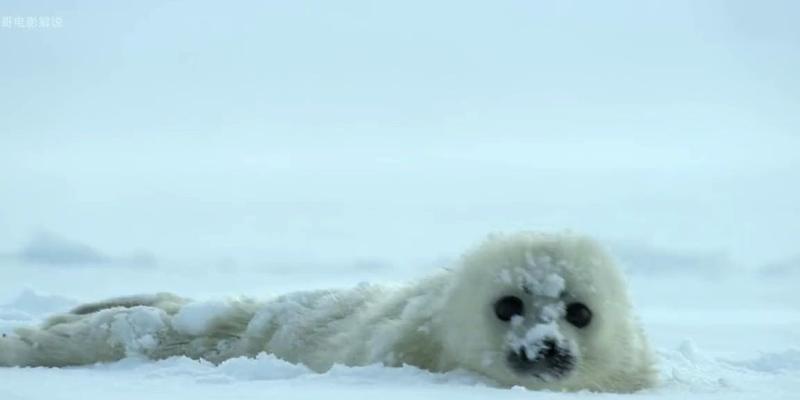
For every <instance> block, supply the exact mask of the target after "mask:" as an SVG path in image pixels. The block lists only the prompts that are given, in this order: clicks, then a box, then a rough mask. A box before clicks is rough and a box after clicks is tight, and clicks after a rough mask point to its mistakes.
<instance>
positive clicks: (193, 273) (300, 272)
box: [0, 259, 800, 400]
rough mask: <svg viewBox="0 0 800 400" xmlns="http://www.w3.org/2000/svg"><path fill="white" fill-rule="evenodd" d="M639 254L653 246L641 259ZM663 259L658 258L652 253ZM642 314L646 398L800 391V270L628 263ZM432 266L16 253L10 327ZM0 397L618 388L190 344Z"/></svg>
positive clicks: (430, 394) (449, 394)
mask: <svg viewBox="0 0 800 400" xmlns="http://www.w3.org/2000/svg"><path fill="white" fill-rule="evenodd" d="M640 261H641V259H640ZM653 262H656V260H653ZM626 266H627V267H628V269H629V275H630V286H631V290H632V292H633V295H634V298H635V300H636V304H637V308H638V310H639V314H640V316H641V318H642V320H643V322H644V324H645V327H646V329H647V331H648V333H649V336H650V337H651V339H652V341H653V342H654V345H655V347H656V348H657V349H658V354H659V359H660V364H659V368H660V370H661V378H662V380H661V383H660V385H659V386H658V387H656V388H654V389H651V390H647V391H644V392H640V393H637V394H634V395H632V396H633V397H642V398H662V399H676V398H693V399H706V398H713V399H764V398H769V399H781V398H785V399H794V398H797V393H799V392H800V296H797V294H796V286H797V284H796V283H797V282H798V275H797V274H796V273H794V272H792V269H787V270H784V271H783V273H781V274H777V275H776V274H775V273H771V274H763V273H760V272H759V271H740V272H739V273H736V274H732V273H727V274H725V273H721V274H720V273H704V272H703V271H702V270H699V269H698V270H697V271H692V272H687V271H685V270H676V271H677V272H669V271H668V270H667V271H661V272H660V273H654V272H653V271H650V270H646V269H641V268H637V266H636V265H626ZM426 269H428V267H420V268H410V269H406V270H402V269H386V268H375V269H370V268H367V267H364V266H357V267H352V268H348V267H336V266H328V268H320V267H319V266H315V267H314V266H308V267H306V268H303V267H301V266H296V268H294V269H292V270H287V269H281V270H270V269H254V268H253V269H251V268H239V269H237V270H228V269H225V268H219V267H209V268H205V269H204V268H199V269H198V268H197V267H194V268H188V267H186V268H181V267H175V268H162V267H158V268H155V267H151V268H140V269H137V268H133V267H129V266H123V267H118V268H109V267H96V266H95V267H80V266H77V267H71V268H56V267H53V266H36V265H33V264H26V263H20V262H14V261H7V262H6V263H5V265H4V278H5V279H3V281H2V282H0V304H2V305H0V330H2V331H4V332H5V331H9V330H10V329H12V328H13V327H14V326H19V325H25V324H33V323H37V322H38V321H40V320H41V319H42V318H44V317H46V316H47V315H48V314H50V313H52V312H57V311H64V310H66V309H68V308H70V307H72V306H74V305H75V304H77V303H79V302H82V301H87V300H96V299H99V298H103V297H107V296H113V295H119V294H129V293H132V292H154V291H161V290H170V291H173V292H177V293H179V294H182V295H187V296H192V297H194V298H198V299H215V298H220V297H225V296H230V295H249V296H256V297H265V296H268V295H270V294H274V293H281V292H286V291H290V290H295V289H299V288H316V287H329V286H348V285H352V284H355V283H357V282H359V281H364V280H369V281H378V282H381V281H397V280H404V279H409V278H413V277H414V276H421V275H423V274H425V273H426ZM0 382H2V384H1V385H0V398H1V399H8V400H18V399H43V398H47V399H93V398H100V397H101V396H102V397H103V398H114V399H141V398H147V399H162V398H163V399H183V398H187V399H189V398H191V399H204V398H208V399H219V398H236V399H251V398H252V399H263V398H286V399H291V398H321V397H322V398H375V397H381V398H385V399H394V398H398V399H400V398H403V399H405V398H423V397H424V398H452V399H456V398H458V399H464V398H486V397H488V396H491V397H492V398H537V397H538V398H548V399H550V398H554V396H556V397H557V398H565V399H566V398H596V397H598V398H599V397H603V398H607V397H617V396H620V395H613V394H596V393H591V394H590V393H564V394H554V393H545V392H531V391H527V390H524V389H521V388H515V389H511V390H508V389H498V388H494V387H492V383H491V382H489V381H486V380H485V379H483V378H482V377H480V376H475V375H472V374H470V373H468V372H456V373H449V374H433V373H429V372H426V371H422V370H419V369H416V368H412V367H405V368H386V367H382V366H378V365H374V366H368V367H359V368H347V367H336V368H334V369H333V370H331V371H329V372H328V373H325V374H316V373H313V372H311V371H309V370H307V369H306V368H304V367H303V366H298V365H292V364H288V363H286V362H283V361H281V360H279V359H275V358H273V357H271V356H268V355H263V356H261V357H258V358H257V359H246V358H240V359H233V360H230V361H228V362H225V363H223V364H221V365H219V366H214V365H212V364H209V363H207V362H200V361H194V360H190V359H187V358H172V359H168V360H163V361H158V362H153V361H148V360H139V359H127V360H123V361H120V362H117V363H113V364H106V365H94V366H90V367H76V368H63V369H48V368H2V369H0Z"/></svg>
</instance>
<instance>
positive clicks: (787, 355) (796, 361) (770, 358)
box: [731, 349, 800, 372]
mask: <svg viewBox="0 0 800 400" xmlns="http://www.w3.org/2000/svg"><path fill="white" fill-rule="evenodd" d="M731 364H734V365H739V366H742V367H745V368H749V369H752V370H754V371H760V372H787V371H800V350H798V349H790V350H786V351H783V352H779V353H767V354H763V355H761V357H758V358H756V359H753V360H748V361H739V362H732V363H731Z"/></svg>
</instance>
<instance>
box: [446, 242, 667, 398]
mask: <svg viewBox="0 0 800 400" xmlns="http://www.w3.org/2000/svg"><path fill="white" fill-rule="evenodd" d="M444 310H445V312H444V314H443V316H442V318H441V322H442V331H443V332H444V338H443V343H444V349H445V351H446V352H447V354H448V355H449V357H450V358H452V359H453V360H454V362H455V363H457V364H459V365H462V366H464V367H467V368H470V369H473V370H476V371H479V372H481V373H483V374H486V375H488V376H490V377H492V378H494V379H495V380H497V381H498V382H500V383H502V384H505V385H509V386H513V385H520V386H525V387H527V388H531V389H552V390H581V389H589V390H598V391H615V392H629V391H634V390H637V389H640V388H643V387H647V386H650V385H652V384H653V382H654V376H655V373H654V370H653V367H652V354H651V351H650V348H649V346H648V344H647V342H646V339H645V337H644V335H643V333H642V331H641V329H640V328H639V326H638V324H637V323H636V321H635V319H634V318H633V316H632V311H631V305H630V301H629V299H628V294H627V289H626V285H625V281H624V279H623V277H622V275H621V273H620V271H619V269H618V268H617V267H616V266H615V265H614V263H613V261H612V260H611V259H610V257H609V256H608V255H607V254H606V253H605V252H604V251H603V250H602V249H601V248H600V247H599V246H598V245H597V244H596V243H595V242H593V241H592V240H590V239H588V238H585V237H581V236H576V235H571V234H555V235H548V234H538V233H521V234H516V235H495V236H491V237H490V238H489V239H488V240H486V241H485V242H484V243H483V244H482V245H480V246H479V247H478V248H477V249H475V250H473V251H472V252H470V253H468V254H466V255H465V256H464V258H463V259H462V261H461V264H460V265H459V267H458V268H457V269H456V270H455V271H453V276H452V281H451V284H450V286H449V289H448V291H447V293H446V299H445V307H444Z"/></svg>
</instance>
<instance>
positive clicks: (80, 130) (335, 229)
mask: <svg viewBox="0 0 800 400" xmlns="http://www.w3.org/2000/svg"><path fill="white" fill-rule="evenodd" d="M0 15H2V16H12V17H16V16H23V17H27V16H37V17H38V16H57V17H61V18H62V20H63V27H61V28H50V29H43V28H39V29H22V28H14V27H11V28H2V29H0V52H1V53H0V54H2V61H0V88H2V95H0V113H2V114H1V115H2V118H0V192H1V193H0V241H2V245H0V250H3V251H13V250H14V249H16V248H18V247H19V246H21V245H22V244H23V243H24V242H25V241H26V240H27V238H28V237H30V235H31V234H32V233H33V232H35V231H37V230H48V231H55V232H58V233H60V234H63V235H65V236H68V237H73V238H76V239H78V240H81V241H85V242H87V243H91V244H93V245H96V246H98V247H100V248H103V249H107V250H108V251H112V252H124V251H127V250H128V249H133V248H145V249H150V250H152V251H153V252H155V253H156V254H158V255H160V256H165V257H166V256H169V257H177V258H180V257H182V256H186V255H187V254H197V255H198V257H221V258H225V257H233V258H238V257H244V258H247V257H250V256H252V257H256V258H257V257H263V258H266V259H268V258H270V257H275V258H288V259H293V258H299V259H306V258H307V259H314V260H317V259H321V260H327V259H347V258H348V257H351V258H354V259H358V258H373V257H374V258H392V256H393V255H394V254H397V253H401V254H403V255H404V257H405V258H404V257H397V258H396V260H398V261H399V262H403V261H407V260H410V259H415V258H432V257H435V256H438V255H439V254H446V255H450V254H453V253H454V252H457V251H458V249H460V248H462V247H463V246H464V245H466V244H468V243H470V242H472V241H474V240H475V239H477V238H479V237H480V236H482V235H483V234H484V233H486V232H487V231H488V230H493V229H500V230H506V229H521V228H532V229H562V228H572V229H576V230H581V231H587V232H590V233H592V234H595V235H597V236H599V237H601V238H604V239H608V240H624V241H642V242H648V243H653V244H655V245H658V246H666V247H675V248H680V249H686V248H691V249H695V248H698V249H708V250H709V251H718V252H721V253H725V254H729V255H730V256H732V257H734V258H737V259H739V258H741V259H743V260H746V263H750V264H753V263H759V262H761V260H767V261H771V260H774V259H780V258H783V257H788V256H791V255H792V254H796V253H798V252H800V250H798V249H797V243H798V241H797V237H798V234H800V206H798V204H800V192H799V191H798V189H796V186H797V183H796V182H797V181H798V180H800V156H799V155H798V154H800V151H798V150H797V149H798V148H800V73H799V72H798V71H800V24H798V23H797V21H798V20H799V19H800V3H798V2H795V1H764V2H753V1H663V2H655V1H653V2H642V1H608V2H590V1H586V2H572V1H547V2H542V1H513V2H488V1H486V2H465V1H457V2H449V1H448V2H446V1H441V2H415V1H402V2H399V1H398V2H392V3H389V2H368V1H364V2H347V1H336V2H334V1H317V2H304V1H282V2H224V3H222V2H210V1H172V2H154V1H136V2H121V1H118V2H109V1H84V2H77V1H10V2H9V1H5V2H4V3H3V4H2V5H1V6H0ZM309 248H313V249H314V250H310V249H309ZM390 253H394V254H390ZM406 256H407V257H406Z"/></svg>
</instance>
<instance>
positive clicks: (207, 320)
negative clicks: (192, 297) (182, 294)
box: [172, 301, 230, 335]
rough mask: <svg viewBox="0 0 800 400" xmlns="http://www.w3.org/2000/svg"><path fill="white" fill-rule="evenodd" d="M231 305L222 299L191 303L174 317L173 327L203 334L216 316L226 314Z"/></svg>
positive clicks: (189, 332)
mask: <svg viewBox="0 0 800 400" xmlns="http://www.w3.org/2000/svg"><path fill="white" fill-rule="evenodd" d="M229 309H230V307H228V305H227V304H225V303H223V302H221V301H207V302H197V303H189V304H187V305H185V306H183V307H181V309H180V310H179V311H178V313H177V314H175V316H174V317H173V318H172V327H173V328H175V329H176V330H177V331H178V332H182V333H186V334H189V335H201V334H202V333H203V332H205V331H206V329H208V327H209V325H210V324H211V322H212V321H213V320H214V318H216V317H218V316H220V315H222V314H224V313H225V312H226V311H228V310H229Z"/></svg>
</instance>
